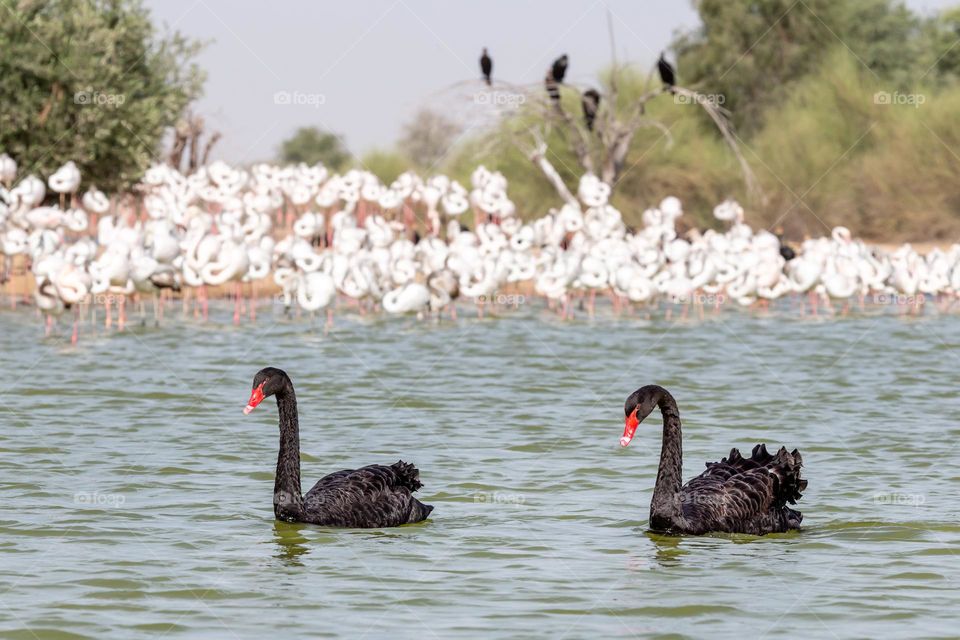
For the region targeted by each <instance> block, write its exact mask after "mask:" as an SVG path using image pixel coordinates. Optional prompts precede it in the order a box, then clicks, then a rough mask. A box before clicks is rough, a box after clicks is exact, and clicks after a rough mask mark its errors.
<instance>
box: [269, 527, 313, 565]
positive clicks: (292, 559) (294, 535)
mask: <svg viewBox="0 0 960 640" xmlns="http://www.w3.org/2000/svg"><path fill="white" fill-rule="evenodd" d="M305 526H307V525H302V524H292V523H289V522H281V521H280V520H274V522H273V540H274V543H275V544H276V545H277V554H276V557H277V558H279V559H280V560H282V561H283V562H284V563H285V564H288V565H290V566H297V567H302V566H303V562H301V561H300V556H302V555H306V554H308V553H310V547H309V546H308V544H309V541H308V540H307V538H306V537H304V535H303V534H302V533H301V530H302V529H303V528H304V527H305Z"/></svg>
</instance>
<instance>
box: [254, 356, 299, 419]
mask: <svg viewBox="0 0 960 640" xmlns="http://www.w3.org/2000/svg"><path fill="white" fill-rule="evenodd" d="M289 381H290V378H289V377H288V376H287V374H286V372H285V371H283V370H282V369H276V368H274V367H266V368H264V369H260V371H258V372H257V375H255V376H253V390H252V391H250V399H249V400H247V406H246V407H244V408H243V413H244V414H249V413H250V412H251V411H253V410H254V409H256V408H257V405H258V404H260V403H261V402H263V401H264V399H266V398H269V397H270V396H272V395H274V394H276V393H277V392H279V391H281V390H282V389H283V388H284V387H286V386H287V383H288V382H289Z"/></svg>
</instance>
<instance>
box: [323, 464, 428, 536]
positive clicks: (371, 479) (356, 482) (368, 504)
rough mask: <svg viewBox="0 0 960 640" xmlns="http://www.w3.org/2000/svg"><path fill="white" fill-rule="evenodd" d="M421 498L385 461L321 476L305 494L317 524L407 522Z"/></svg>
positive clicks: (376, 525) (386, 525) (368, 524)
mask: <svg viewBox="0 0 960 640" xmlns="http://www.w3.org/2000/svg"><path fill="white" fill-rule="evenodd" d="M417 503H418V501H417V500H416V499H415V498H414V497H413V496H412V495H411V494H410V490H409V489H408V488H407V487H405V486H403V485H402V484H401V481H400V479H399V478H398V477H397V473H396V471H395V470H394V469H393V468H392V467H387V466H384V465H370V466H367V467H362V468H360V469H345V470H343V471H337V472H335V473H331V474H329V475H327V476H325V477H323V478H321V479H320V480H319V481H318V482H317V484H315V485H314V486H313V488H312V489H310V491H309V492H307V494H306V495H305V496H304V506H305V507H306V511H307V513H309V514H314V515H316V516H317V518H316V520H317V521H316V524H325V525H329V526H338V527H370V526H375V527H389V526H397V525H400V524H406V523H407V522H409V519H410V516H411V513H412V511H413V510H414V509H416V506H417Z"/></svg>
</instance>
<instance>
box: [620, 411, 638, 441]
mask: <svg viewBox="0 0 960 640" xmlns="http://www.w3.org/2000/svg"><path fill="white" fill-rule="evenodd" d="M639 408H640V407H639V406H638V407H636V408H634V410H633V413H631V414H630V415H628V416H627V419H626V420H625V421H624V423H623V437H622V438H620V446H621V447H625V446H627V445H628V444H630V441H631V440H633V434H635V433H636V432H637V427H638V426H640V421H639V420H637V409H639Z"/></svg>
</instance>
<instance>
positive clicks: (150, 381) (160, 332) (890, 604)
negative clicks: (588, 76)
mask: <svg viewBox="0 0 960 640" xmlns="http://www.w3.org/2000/svg"><path fill="white" fill-rule="evenodd" d="M528 307H529V308H527V309H521V310H520V311H519V312H518V313H512V314H509V315H504V316H502V317H499V318H487V319H484V320H482V321H478V320H476V319H474V318H461V320H460V321H459V322H457V323H455V324H454V323H450V322H445V323H441V324H439V325H438V324H435V323H432V322H419V321H417V320H416V319H415V318H380V317H376V318H374V317H368V318H366V319H364V318H360V317H358V316H352V317H350V316H346V317H345V316H340V317H338V318H337V324H336V326H335V327H334V329H333V331H332V332H331V333H330V334H329V335H324V334H323V331H322V329H321V328H320V324H319V321H317V322H316V323H314V324H313V325H311V324H310V323H309V322H308V321H307V320H306V319H301V320H299V321H297V320H288V319H285V318H283V317H281V316H280V315H276V316H274V317H270V316H269V314H263V315H262V317H261V318H260V320H259V321H258V323H257V324H255V325H244V326H242V327H239V328H235V327H233V326H231V325H230V324H228V322H229V310H228V308H227V307H226V306H223V307H222V308H220V309H218V310H216V312H215V313H214V315H213V317H212V319H211V322H209V323H207V324H200V323H196V322H194V321H193V320H192V319H189V320H184V319H181V318H179V317H177V316H176V315H171V317H170V318H169V319H168V321H167V322H166V324H165V325H164V326H162V327H161V328H155V327H153V326H149V327H142V326H134V327H132V328H131V329H130V330H128V331H126V332H124V333H122V334H118V333H113V334H111V335H105V334H103V333H102V332H100V331H98V332H94V333H92V334H91V333H90V332H89V331H88V332H87V334H82V335H81V342H80V345H79V346H78V347H76V348H74V347H71V346H70V345H69V331H64V332H63V333H62V334H61V335H60V336H59V337H54V338H48V339H44V338H43V337H42V329H41V326H40V323H39V320H38V319H37V318H36V317H35V316H34V315H33V314H32V313H31V312H29V311H22V312H20V311H18V312H10V311H6V310H4V311H3V312H0V364H2V369H3V372H4V376H3V377H4V383H3V384H2V391H0V395H2V402H0V487H2V492H3V493H2V496H3V501H2V505H3V506H2V512H0V637H2V638H23V639H28V640H40V639H47V638H97V639H100V638H117V639H124V640H131V639H140V638H164V639H177V638H191V639H194V638H195V639H200V638H203V639H211V638H213V639H219V638H225V639H243V640H245V639H247V638H264V637H273V635H275V634H283V635H284V636H286V637H295V638H306V637H311V638H319V637H344V638H383V637H403V638H405V637H409V638H451V637H463V638H551V639H552V640H559V639H561V638H571V639H572V638H586V637H604V638H668V637H669V638H702V637H712V638H743V637H750V638H764V637H820V638H833V637H836V638H868V637H873V638H876V637H884V638H921V637H923V638H956V637H957V636H958V633H960V632H958V629H960V450H958V441H960V399H958V396H957V392H958V383H960V374H958V371H960V318H958V317H957V316H948V315H936V314H928V315H926V316H924V317H910V316H899V315H897V314H895V313H866V314H861V315H855V316H851V317H846V318H834V319H831V320H815V319H809V318H808V319H803V318H799V317H796V316H795V315H792V314H788V313H773V314H761V315H757V314H751V313H749V312H740V311H736V310H731V311H728V312H721V313H719V314H718V315H710V316H708V317H707V318H706V319H705V320H703V321H690V320H686V319H680V317H679V316H678V315H674V316H673V318H672V319H667V318H665V317H663V316H660V315H658V316H657V317H656V318H654V319H652V320H645V319H639V318H621V319H617V318H613V317H602V318H600V319H597V320H594V321H587V320H579V321H574V322H566V323H562V322H559V321H558V320H556V319H555V318H554V317H553V316H551V315H549V314H548V313H547V312H546V311H545V310H543V309H539V308H537V306H536V305H528ZM64 338H65V339H66V340H64ZM265 365H274V366H279V367H282V368H284V369H286V370H287V371H288V373H289V374H290V375H291V377H292V379H293V382H294V384H295V386H296V389H297V396H298V400H299V402H300V424H301V430H302V431H301V446H302V451H303V478H304V490H307V489H309V487H310V486H312V484H313V483H314V482H315V481H316V480H317V479H319V478H320V477H321V476H322V475H325V474H326V473H329V472H331V471H335V470H338V469H342V468H348V467H356V466H362V465H364V464H371V463H391V462H394V461H396V460H397V459H400V458H402V459H404V460H407V461H411V462H414V463H416V464H417V465H418V466H419V468H420V469H421V479H422V481H423V483H424V485H425V486H424V488H423V489H422V490H421V499H423V500H424V501H425V502H428V503H430V504H433V505H435V506H436V510H435V511H434V513H433V516H432V517H431V519H430V520H429V521H427V522H425V523H421V524H419V525H414V526H408V527H403V528H399V529H389V530H366V531H357V530H351V531H337V530H327V529H320V528H316V527H312V526H307V525H291V524H284V523H277V522H275V521H274V518H273V512H272V487H273V470H274V465H275V463H276V455H277V442H278V430H277V413H276V407H275V404H274V403H273V402H272V401H269V402H265V403H264V404H263V406H262V407H261V408H260V409H258V410H257V411H256V412H254V413H253V414H251V415H250V416H248V417H245V416H244V415H243V414H242V413H241V409H242V408H243V406H244V404H245V403H246V401H247V398H248V396H249V393H250V383H251V380H252V378H253V375H254V373H255V372H256V371H257V370H258V369H260V368H261V367H262V366H265ZM652 382H656V383H659V384H662V385H663V386H665V387H667V388H668V389H670V390H671V391H672V393H673V395H674V396H675V397H676V398H677V401H678V403H679V405H680V411H681V417H682V418H683V420H684V435H685V441H684V454H685V462H684V468H685V474H686V475H687V476H688V477H689V476H691V475H693V474H697V473H699V472H700V470H701V469H702V468H703V463H704V462H705V461H708V460H716V459H719V458H720V457H722V456H725V455H726V454H727V453H728V452H729V450H730V448H731V447H734V446H736V447H739V448H740V449H741V450H742V451H744V452H749V450H750V449H751V448H752V446H753V445H754V444H756V443H758V442H766V443H768V445H770V447H771V449H773V448H774V447H779V446H780V445H781V444H785V445H787V446H788V448H793V447H797V448H799V449H800V451H801V452H802V453H803V458H804V463H805V475H806V477H807V478H809V481H810V485H809V489H808V491H807V492H806V494H805V495H804V497H803V500H802V501H801V502H800V506H799V508H800V509H801V510H802V511H803V513H804V525H805V527H804V529H803V530H802V531H801V532H795V533H791V534H783V535H773V536H767V537H765V538H753V537H749V536H715V537H703V538H671V537H661V536H655V535H652V534H650V533H648V532H647V530H646V524H647V510H648V507H649V500H650V496H651V493H652V489H653V483H654V476H655V473H656V468H657V462H658V456H659V443H660V418H659V414H658V413H657V412H655V413H654V414H653V415H651V417H650V419H649V420H648V421H647V422H645V423H644V424H643V425H642V426H641V429H640V430H639V431H638V433H637V437H636V438H635V439H634V441H633V444H632V445H631V446H630V447H629V448H627V449H624V450H621V449H620V448H619V446H618V439H619V437H620V435H621V432H622V429H623V401H624V399H625V397H626V396H627V395H628V394H629V393H630V392H632V391H633V390H634V389H636V388H637V387H639V386H641V385H643V384H647V383H652Z"/></svg>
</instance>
